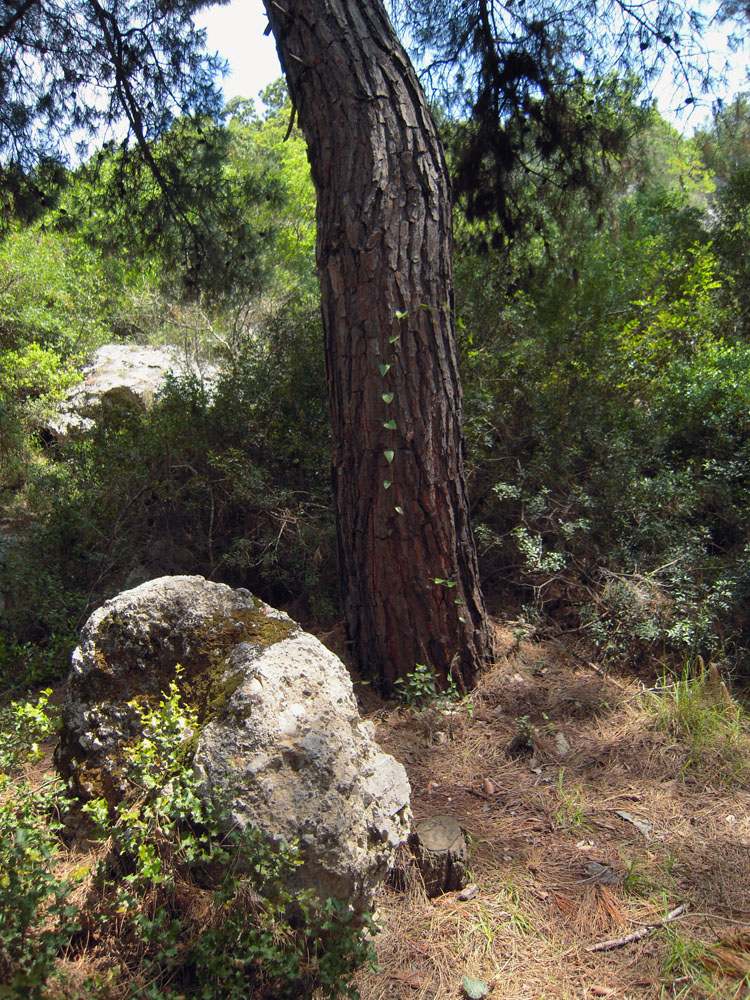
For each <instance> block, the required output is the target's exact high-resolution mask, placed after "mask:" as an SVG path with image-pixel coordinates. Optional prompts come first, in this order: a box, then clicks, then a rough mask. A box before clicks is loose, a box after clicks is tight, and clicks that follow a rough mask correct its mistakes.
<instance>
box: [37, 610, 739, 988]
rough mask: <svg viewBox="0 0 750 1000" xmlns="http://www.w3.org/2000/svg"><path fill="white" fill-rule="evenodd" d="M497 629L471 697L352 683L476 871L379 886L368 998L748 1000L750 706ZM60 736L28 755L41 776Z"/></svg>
mask: <svg viewBox="0 0 750 1000" xmlns="http://www.w3.org/2000/svg"><path fill="white" fill-rule="evenodd" d="M496 631H497V648H498V656H497V662H496V665H495V667H494V668H493V669H492V670H490V671H488V672H487V673H486V674H485V675H484V676H483V678H482V680H481V682H480V684H479V686H478V688H477V689H476V690H475V691H474V692H473V693H472V695H471V696H470V697H469V698H467V699H464V700H463V701H462V702H453V703H446V702H433V703H432V704H431V705H428V706H427V707H425V708H423V709H420V710H417V709H413V708H407V707H403V706H402V707H398V706H395V705H394V704H393V703H383V702H380V701H379V700H378V699H377V697H376V696H375V695H374V694H373V692H372V689H371V688H370V687H368V686H365V685H357V693H358V695H359V696H360V700H361V703H362V709H363V714H365V715H366V716H367V717H369V718H371V719H373V720H374V722H375V724H376V730H377V739H378V742H379V743H380V745H381V746H382V747H383V748H384V749H385V750H387V751H388V752H389V753H391V754H393V755H394V756H395V757H396V758H397V759H398V760H400V761H401V762H402V763H403V764H404V766H405V767H406V770H407V772H408V774H409V778H410V781H411V785H412V810H413V813H414V820H415V823H418V822H419V821H421V820H423V819H425V818H427V817H428V816H432V815H437V814H446V813H447V814H451V815H453V816H455V817H456V818H457V819H458V820H459V822H460V823H461V826H462V827H463V828H464V830H465V832H466V835H467V840H468V843H469V849H470V879H471V882H472V883H473V884H475V885H476V887H477V892H476V895H474V896H473V897H472V898H470V899H467V900H465V901H462V900H461V899H459V896H458V893H449V894H446V895H444V896H441V897H439V898H437V899H434V900H428V899H427V898H426V897H425V894H424V889H423V887H422V886H421V884H420V882H419V878H418V876H417V875H416V874H414V875H413V877H410V878H408V879H407V882H408V884H407V888H406V890H405V891H395V890H393V889H391V888H388V887H384V888H383V889H382V890H381V892H380V894H379V898H378V901H377V918H378V919H379V921H380V922H381V924H382V931H381V932H380V933H379V934H378V935H377V937H376V939H375V945H376V949H377V952H378V959H379V968H378V969H377V970H376V971H370V970H368V969H367V968H364V969H362V970H360V971H359V973H358V974H357V977H356V983H357V987H358V989H359V992H360V996H361V1000H442V998H454V1000H455V998H459V997H462V996H465V995H466V994H465V993H463V992H462V977H463V976H464V975H465V976H468V977H470V978H471V979H474V980H480V981H483V982H484V983H485V984H486V985H487V987H488V993H487V996H488V997H489V1000H589V998H600V1000H656V998H658V1000H666V998H671V1000H678V998H679V1000H704V998H706V1000H707V998H716V1000H749V998H750V726H748V722H747V713H746V712H743V711H742V710H741V709H740V708H739V706H738V704H737V703H736V702H735V701H734V700H733V699H732V698H731V697H730V696H729V694H728V692H727V691H726V688H725V687H724V686H723V684H722V683H721V681H720V679H719V678H718V676H716V674H715V672H713V671H712V670H711V669H706V670H704V671H703V672H698V673H697V674H696V675H695V676H694V677H692V678H685V679H683V680H682V681H674V682H670V683H666V682H664V681H663V680H662V681H661V682H659V683H657V684H655V685H654V686H651V687H648V686H647V685H646V684H645V683H644V682H642V681H640V680H636V679H634V678H632V676H620V677H618V676H611V675H606V674H604V673H603V672H602V671H601V670H600V669H599V668H598V667H597V666H596V665H594V664H591V663H588V662H587V661H586V660H585V659H582V658H581V657H580V656H578V655H577V654H576V653H575V652H574V651H572V650H569V649H565V648H563V647H562V646H561V645H560V644H555V643H551V642H544V641H539V642H536V641H531V640H530V639H524V638H520V637H519V630H517V629H514V628H513V627H508V628H503V627H501V626H497V627H496ZM321 638H322V640H323V641H324V642H326V641H327V642H328V644H329V645H331V646H332V648H334V649H336V648H337V646H338V645H339V644H338V643H337V642H336V641H335V636H334V635H322V636H321ZM61 696H62V690H61V688H58V689H57V690H56V692H55V700H59V699H60V697H61ZM52 748H53V745H52V744H51V743H50V744H48V745H47V746H46V748H45V749H46V753H45V756H44V759H43V760H40V761H39V762H38V763H36V764H35V765H34V766H33V768H27V769H26V770H27V773H26V777H27V778H28V779H29V780H31V781H32V783H33V784H34V785H44V784H45V782H48V780H49V779H50V778H51V777H52V775H53V773H54V765H53V763H52V753H51V752H52ZM98 852H101V848H100V847H94V846H93V845H91V844H88V845H87V844H86V843H85V842H82V843H80V844H77V845H71V846H70V847H69V849H68V851H67V852H65V856H64V857H63V858H61V864H60V869H61V871H60V874H61V875H62V876H65V877H67V876H68V875H69V874H70V872H73V871H79V870H84V869H86V870H88V869H89V868H91V870H93V869H94V868H95V861H96V857H97V853H98ZM84 884H85V883H84ZM83 893H84V888H83V887H82V888H81V889H80V890H79V891H78V892H77V894H76V898H71V900H70V902H71V903H73V904H76V903H77V902H80V900H78V898H77V897H78V896H81V895H82V894H83ZM675 911H677V912H675ZM597 945H599V946H601V945H604V946H605V947H604V948H603V949H602V950H592V948H593V947H594V946H597ZM85 951H86V954H85V955H83V956H80V957H79V958H73V957H72V956H71V960H70V961H66V962H65V963H64V964H65V966H66V973H67V976H68V978H67V980H66V982H67V983H68V986H67V990H68V993H67V994H66V995H67V996H72V995H73V993H75V995H76V996H78V995H79V993H78V992H76V989H75V986H76V982H77V980H80V985H81V991H80V995H82V996H83V995H85V996H91V995H92V994H91V993H90V991H87V989H86V987H85V980H86V977H87V976H88V975H90V974H91V973H92V972H97V970H98V972H99V974H100V978H101V982H102V992H101V993H100V995H101V996H104V995H106V996H109V995H110V991H109V988H108V987H107V988H105V987H106V984H107V983H108V982H109V980H108V976H109V973H108V972H107V970H108V969H109V967H110V966H111V965H112V963H113V961H114V958H113V955H112V954H110V953H109V952H108V951H107V948H106V947H104V949H103V950H102V949H99V950H97V949H94V951H93V952H89V951H88V949H85ZM111 986H112V989H113V991H114V994H113V995H118V996H119V995H120V994H121V991H120V990H119V987H118V986H117V985H116V984H115V981H114V979H113V980H112V983H111ZM71 990H72V991H73V992H71Z"/></svg>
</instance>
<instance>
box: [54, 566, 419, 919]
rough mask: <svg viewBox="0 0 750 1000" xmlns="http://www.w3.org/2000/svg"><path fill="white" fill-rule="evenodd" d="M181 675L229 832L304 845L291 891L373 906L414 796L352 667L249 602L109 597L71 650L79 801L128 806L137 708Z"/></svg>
mask: <svg viewBox="0 0 750 1000" xmlns="http://www.w3.org/2000/svg"><path fill="white" fill-rule="evenodd" d="M177 664H181V665H182V668H183V674H182V676H183V679H184V692H183V697H184V698H185V700H186V701H187V702H188V703H192V704H193V705H194V707H197V708H198V711H199V720H200V729H199V733H198V735H197V739H196V741H195V756H194V762H193V766H194V768H195V769H196V772H197V774H198V775H199V777H200V778H201V785H202V788H203V790H204V794H205V795H206V796H210V797H216V796H220V797H221V798H222V799H223V800H224V801H225V802H228V805H229V810H230V812H231V816H232V821H233V822H235V823H238V824H240V825H242V826H244V825H246V824H250V825H252V826H255V827H257V828H258V829H260V830H261V831H263V832H264V833H265V834H266V835H267V836H268V837H270V838H271V839H272V840H274V841H277V842H278V841H285V842H287V843H290V842H294V841H296V842H298V843H299V846H300V849H301V854H302V857H303V858H304V864H303V865H302V866H301V867H300V868H298V869H296V870H295V872H294V873H293V875H291V876H290V882H289V885H288V888H289V889H290V890H291V891H292V892H294V891H297V890H300V889H304V888H308V887H312V888H313V889H314V890H315V892H316V893H317V894H318V895H319V897H320V898H322V899H325V898H327V897H328V896H335V897H337V898H339V899H346V900H347V901H349V902H350V903H351V905H352V906H353V907H354V908H355V909H356V910H362V909H365V908H367V907H369V906H370V905H371V902H372V897H373V895H374V892H375V889H376V888H377V886H378V885H379V884H380V882H381V881H382V880H383V879H384V878H385V877H386V875H387V873H388V871H389V868H390V866H391V864H392V862H393V856H394V853H395V851H396V848H397V847H398V845H399V844H400V843H401V842H403V841H404V840H406V838H407V836H408V833H409V820H410V810H409V794H410V789H409V784H408V780H407V777H406V772H405V771H404V769H403V767H402V766H401V764H399V763H398V762H397V761H396V760H394V758H393V757H390V756H389V755H387V754H385V753H383V752H382V751H381V750H380V748H379V747H378V746H377V744H376V742H375V740H374V738H373V736H374V732H373V727H372V725H371V724H370V723H367V722H363V721H362V719H361V718H360V716H359V712H358V710H357V705H356V701H355V699H354V694H353V689H352V684H351V680H350V678H349V675H348V673H347V671H346V668H345V667H344V665H343V664H342V662H341V661H340V660H339V659H338V657H336V656H335V655H334V654H333V653H331V652H330V651H329V650H328V649H326V648H325V647H324V646H323V645H322V644H321V643H320V642H319V641H318V640H317V639H316V638H314V637H313V636H311V635H309V634H307V633H305V632H304V631H303V630H302V629H301V628H300V626H298V625H297V624H296V623H294V622H293V621H292V620H291V619H290V618H288V617H287V616H286V615H284V614H283V613H282V612H279V611H276V610H275V609H273V608H271V607H269V606H268V605H267V604H264V603H263V602H262V601H260V600H258V599H257V598H255V597H253V595H252V594H250V593H249V592H248V591H246V590H232V589H231V588H230V587H227V586H225V585H223V584H217V583H211V582H209V581H207V580H204V579H203V578H202V577H196V576H182V577H162V578H160V579H158V580H152V581H150V582H149V583H145V584H142V585H141V586H140V587H136V588H135V589H133V590H129V591H126V592H124V593H122V594H120V595H119V596H117V597H116V598H114V599H113V600H111V601H107V602H106V604H104V605H103V606H102V607H101V608H99V610H97V611H95V612H94V614H93V615H92V616H91V617H90V618H89V620H88V622H87V623H86V625H85V626H84V628H83V630H82V632H81V641H80V645H79V646H78V648H77V649H76V650H75V652H74V654H73V663H72V671H71V674H70V678H69V683H68V691H67V696H66V702H65V705H64V708H63V722H64V726H63V733H62V738H61V743H60V748H59V752H58V762H59V765H60V768H61V770H62V772H63V774H65V775H66V776H67V777H69V778H70V780H71V783H72V785H73V786H74V787H75V788H76V789H77V790H78V791H79V793H81V794H84V795H85V794H88V795H93V794H97V795H104V796H105V797H107V798H108V799H109V800H110V801H115V800H117V798H118V797H119V796H121V795H122V786H121V781H120V777H119V776H120V773H121V768H122V763H123V760H124V755H125V754H126V753H127V747H128V745H132V742H133V741H134V740H136V739H137V738H138V736H139V713H138V711H137V708H136V707H135V706H134V704H133V703H134V702H135V703H136V704H138V703H140V704H143V703H144V702H150V703H155V702H157V701H158V699H159V696H160V694H161V693H162V692H164V691H166V689H167V688H168V686H169V684H170V682H171V681H172V680H173V679H174V676H175V667H176V665H177Z"/></svg>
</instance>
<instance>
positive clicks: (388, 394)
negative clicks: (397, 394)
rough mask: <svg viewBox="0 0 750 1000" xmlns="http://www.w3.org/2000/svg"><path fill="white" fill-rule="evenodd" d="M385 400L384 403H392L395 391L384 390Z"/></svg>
mask: <svg viewBox="0 0 750 1000" xmlns="http://www.w3.org/2000/svg"><path fill="white" fill-rule="evenodd" d="M383 402H384V403H392V402H393V393H392V392H384V393H383Z"/></svg>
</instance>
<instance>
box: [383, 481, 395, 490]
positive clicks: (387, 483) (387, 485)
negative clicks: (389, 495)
mask: <svg viewBox="0 0 750 1000" xmlns="http://www.w3.org/2000/svg"><path fill="white" fill-rule="evenodd" d="M391 486H393V482H392V481H391V480H390V479H384V480H383V489H384V490H389V489H390V488H391Z"/></svg>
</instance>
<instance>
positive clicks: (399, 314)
mask: <svg viewBox="0 0 750 1000" xmlns="http://www.w3.org/2000/svg"><path fill="white" fill-rule="evenodd" d="M408 315H409V314H408V313H407V312H401V310H400V309H397V310H396V319H406V317H407V316H408Z"/></svg>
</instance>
